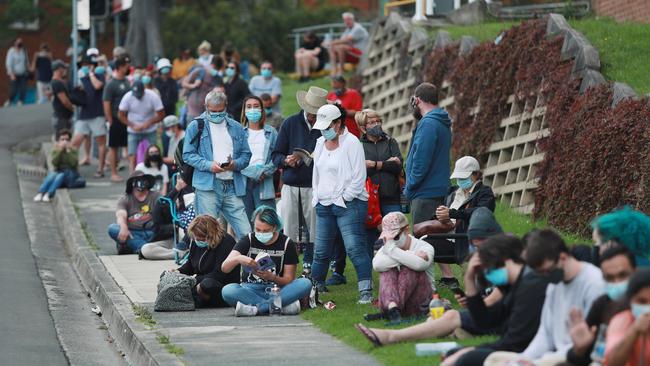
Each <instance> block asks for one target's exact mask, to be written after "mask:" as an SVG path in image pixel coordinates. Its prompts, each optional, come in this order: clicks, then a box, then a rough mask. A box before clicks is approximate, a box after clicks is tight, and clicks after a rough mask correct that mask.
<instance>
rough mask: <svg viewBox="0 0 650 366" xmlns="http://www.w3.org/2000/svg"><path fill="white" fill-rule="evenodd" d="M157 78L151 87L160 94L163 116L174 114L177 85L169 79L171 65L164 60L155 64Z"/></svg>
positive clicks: (176, 100)
mask: <svg viewBox="0 0 650 366" xmlns="http://www.w3.org/2000/svg"><path fill="white" fill-rule="evenodd" d="M156 69H157V70H158V77H156V78H155V79H154V82H153V85H154V86H155V88H156V89H158V92H160V99H161V100H162V103H163V107H164V108H165V115H166V116H170V115H175V114H176V103H177V102H178V85H177V84H176V81H175V80H174V79H172V77H171V71H172V65H171V63H170V62H169V60H168V59H166V58H161V59H160V60H158V62H156Z"/></svg>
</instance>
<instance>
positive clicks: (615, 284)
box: [567, 244, 636, 366]
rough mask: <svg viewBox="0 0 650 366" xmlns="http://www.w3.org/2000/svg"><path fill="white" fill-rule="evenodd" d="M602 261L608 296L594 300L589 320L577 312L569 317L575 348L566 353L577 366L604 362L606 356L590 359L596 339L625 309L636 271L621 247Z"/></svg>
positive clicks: (601, 267)
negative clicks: (629, 284) (603, 328)
mask: <svg viewBox="0 0 650 366" xmlns="http://www.w3.org/2000/svg"><path fill="white" fill-rule="evenodd" d="M600 259H601V262H600V263H601V264H600V269H601V271H602V272H603V278H604V279H605V294H604V295H602V296H600V297H599V298H598V299H596V300H595V301H594V303H593V305H592V306H591V309H589V313H588V314H587V317H586V318H585V317H583V314H582V312H580V311H579V310H577V309H574V310H572V311H571V314H570V321H571V340H572V342H573V347H572V348H571V349H570V350H569V351H568V352H567V361H568V362H570V363H571V364H572V365H575V366H587V365H589V364H591V362H592V361H596V362H601V363H602V362H603V358H604V356H605V355H604V354H600V355H599V357H600V359H597V360H592V358H591V354H592V351H593V347H594V344H595V342H596V336H597V334H598V331H599V329H600V328H601V327H607V325H608V324H609V322H610V320H611V319H612V317H614V315H616V314H617V313H619V312H620V311H622V310H624V307H623V306H622V304H621V302H620V301H621V300H623V298H624V297H625V292H626V291H627V287H628V283H629V280H630V277H631V276H632V275H633V274H634V271H635V269H636V260H635V259H634V254H632V253H631V252H630V251H629V250H628V249H627V248H626V247H624V246H621V245H618V244H617V245H615V246H613V247H611V248H609V249H607V250H605V251H604V252H603V254H602V255H601V258H600ZM603 351H604V350H603Z"/></svg>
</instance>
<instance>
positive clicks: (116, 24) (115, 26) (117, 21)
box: [113, 13, 120, 47]
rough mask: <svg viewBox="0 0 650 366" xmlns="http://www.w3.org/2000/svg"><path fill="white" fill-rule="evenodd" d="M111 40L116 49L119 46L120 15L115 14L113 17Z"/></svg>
mask: <svg viewBox="0 0 650 366" xmlns="http://www.w3.org/2000/svg"><path fill="white" fill-rule="evenodd" d="M113 38H114V39H115V47H118V46H119V45H120V13H115V16H114V17H113Z"/></svg>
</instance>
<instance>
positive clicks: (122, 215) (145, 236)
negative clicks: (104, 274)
mask: <svg viewBox="0 0 650 366" xmlns="http://www.w3.org/2000/svg"><path fill="white" fill-rule="evenodd" d="M155 182H156V179H155V178H154V177H153V176H151V175H149V174H144V173H143V172H141V171H139V170H135V171H134V172H133V173H131V175H130V176H129V179H127V181H126V195H124V196H123V197H122V198H120V199H119V201H117V211H116V212H115V218H116V219H117V223H114V224H110V225H108V236H110V237H111V239H113V240H114V241H115V245H116V248H117V254H131V253H138V252H139V251H140V248H142V246H143V245H145V244H146V243H148V242H151V241H154V240H153V239H154V237H155V224H154V221H153V216H152V211H153V208H154V205H155V204H156V201H157V200H158V198H159V197H160V193H159V192H155V191H152V190H151V187H153V185H154V184H155Z"/></svg>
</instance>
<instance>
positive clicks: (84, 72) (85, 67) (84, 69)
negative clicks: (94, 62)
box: [79, 66, 90, 76]
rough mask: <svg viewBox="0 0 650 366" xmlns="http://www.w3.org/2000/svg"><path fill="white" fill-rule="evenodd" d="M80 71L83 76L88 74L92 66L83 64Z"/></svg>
mask: <svg viewBox="0 0 650 366" xmlns="http://www.w3.org/2000/svg"><path fill="white" fill-rule="evenodd" d="M79 71H81V73H82V74H83V76H86V75H88V74H89V73H90V68H89V67H88V66H81V68H80V69H79Z"/></svg>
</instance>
